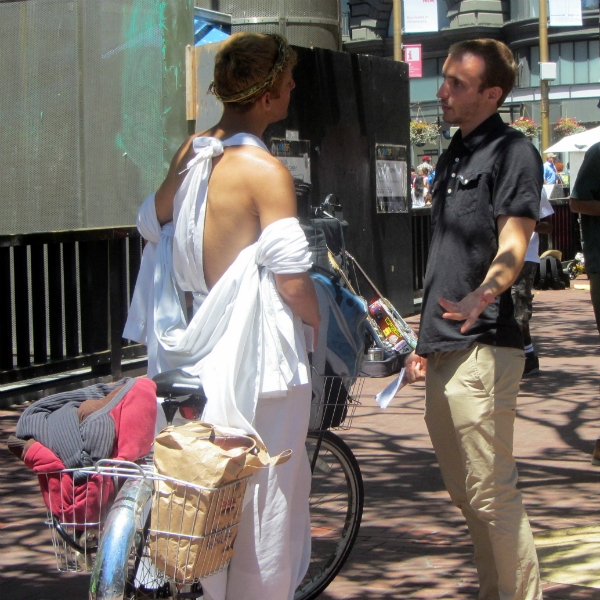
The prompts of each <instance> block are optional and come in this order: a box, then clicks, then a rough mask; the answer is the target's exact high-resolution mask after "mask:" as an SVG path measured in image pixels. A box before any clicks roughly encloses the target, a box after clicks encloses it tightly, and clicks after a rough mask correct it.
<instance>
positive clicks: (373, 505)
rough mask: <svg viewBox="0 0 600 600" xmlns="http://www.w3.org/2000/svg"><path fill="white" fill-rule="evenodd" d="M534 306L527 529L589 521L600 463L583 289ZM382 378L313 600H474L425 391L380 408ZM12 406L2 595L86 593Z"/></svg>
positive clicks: (0, 423) (523, 417)
mask: <svg viewBox="0 0 600 600" xmlns="http://www.w3.org/2000/svg"><path fill="white" fill-rule="evenodd" d="M575 283H576V284H578V285H585V284H586V283H587V281H586V280H585V278H579V279H577V280H576V281H575ZM534 307H535V308H534V310H535V312H534V318H533V322H532V331H533V337H534V343H535V344H536V350H537V352H538V354H539V355H540V364H541V369H542V371H541V373H540V374H539V375H537V376H533V377H530V378H527V379H525V380H523V383H522V386H521V395H520V398H519V410H518V417H517V424H516V436H515V454H516V456H517V460H518V464H519V471H520V475H521V488H522V490H523V493H524V498H525V503H526V506H527V510H528V513H529V516H530V520H531V524H532V527H533V530H534V533H535V532H541V531H547V530H558V529H565V528H567V527H579V526H586V525H595V524H596V517H597V515H598V514H599V512H600V495H599V494H598V479H599V476H600V467H592V466H591V465H590V453H591V451H592V448H593V445H594V441H595V439H596V437H597V436H598V434H600V427H598V416H599V407H600V397H599V387H598V386H599V377H598V370H599V367H600V350H599V344H598V342H599V341H600V338H599V336H598V333H597V332H596V329H595V323H594V320H593V313H592V309H591V305H590V301H589V292H588V291H586V290H576V289H570V290H565V291H544V292H539V293H537V294H536V298H535V304H534ZM410 321H411V322H412V323H418V318H417V317H413V318H411V319H410ZM386 382H387V380H371V381H367V383H366V385H365V389H364V397H363V406H362V407H361V408H360V409H359V410H358V412H357V416H356V418H355V420H354V424H353V428H352V429H351V430H350V431H347V432H342V433H341V435H342V437H343V438H344V439H345V440H346V441H347V442H348V444H349V445H350V446H351V447H352V449H353V451H354V453H355V454H356V456H357V458H358V460H359V463H360V465H361V469H362V473H363V478H364V480H365V511H364V516H363V522H362V527H361V531H360V534H359V538H358V541H357V543H356V545H355V548H354V550H353V552H352V554H351V556H350V558H349V560H348V562H347V563H346V565H345V567H344V568H343V570H342V571H341V573H340V574H339V575H338V577H337V578H336V580H335V581H334V582H333V584H332V585H331V586H330V587H329V588H328V589H327V590H326V592H324V593H323V594H322V595H321V596H320V598H321V600H342V599H345V600H370V599H400V598H402V599H407V598H411V599H418V600H425V599H433V598H451V599H456V600H462V599H467V598H469V599H475V598H476V597H477V577H476V573H475V568H474V566H473V561H472V546H471V544H470V540H469V537H468V534H467V531H466V527H465V525H464V522H463V520H462V516H461V515H460V513H459V511H458V510H457V509H456V508H454V507H453V506H452V505H451V503H450V501H449V499H448V496H447V494H446V492H445V491H444V488H443V485H442V480H441V477H440V474H439V471H438V468H437V463H436V460H435V456H434V454H433V450H432V448H431V443H430V441H429V438H428V435H427V432H426V429H425V424H424V421H423V407H424V390H423V386H422V385H416V386H413V387H411V388H405V389H404V390H401V391H400V392H399V394H398V397H397V398H396V399H395V400H394V401H393V402H392V404H391V405H390V407H389V408H388V409H387V410H385V411H382V410H380V409H379V407H377V405H376V404H375V402H374V401H373V399H372V395H373V393H374V392H376V391H379V390H380V389H382V388H383V387H384V386H385V385H386ZM20 411H21V409H19V408H15V409H11V410H5V411H0V461H1V463H0V464H2V471H1V475H0V599H1V600H5V599H6V600H8V599H10V600H21V599H29V600H54V599H56V600H59V599H62V598H65V597H67V598H85V597H86V596H87V581H88V578H87V576H85V575H77V574H66V573H57V572H56V570H55V568H54V559H53V554H52V549H51V547H50V543H49V535H48V532H47V531H45V526H44V525H43V520H44V518H45V511H44V510H42V508H41V498H40V497H39V493H38V491H37V487H36V486H37V484H36V482H35V481H34V480H33V479H32V477H31V475H30V474H29V473H28V472H27V470H26V469H25V468H24V467H23V466H22V465H20V464H19V463H18V462H17V461H16V460H15V459H14V458H13V457H12V455H10V454H9V453H8V452H7V450H6V447H5V445H4V443H3V442H4V440H5V439H6V437H7V436H8V435H9V434H10V432H12V431H14V426H15V424H16V420H17V418H18V415H19V414H20ZM598 553H599V554H600V548H599V549H598ZM544 590H545V591H544V597H545V598H552V599H555V600H556V599H564V600H566V599H585V600H600V589H595V588H589V587H584V586H573V585H560V584H556V583H551V582H546V583H545V584H544ZM257 600H258V599H257ZM261 600H270V599H261Z"/></svg>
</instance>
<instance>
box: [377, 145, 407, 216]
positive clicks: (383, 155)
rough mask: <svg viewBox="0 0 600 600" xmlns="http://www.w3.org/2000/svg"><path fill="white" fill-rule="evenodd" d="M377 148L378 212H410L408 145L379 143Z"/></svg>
mask: <svg viewBox="0 0 600 600" xmlns="http://www.w3.org/2000/svg"><path fill="white" fill-rule="evenodd" d="M375 150H376V161H375V167H376V171H377V176H376V187H377V189H376V201H377V212H378V213H401V212H408V202H407V189H408V172H407V163H406V146H398V145H392V144H377V145H376V147H375Z"/></svg>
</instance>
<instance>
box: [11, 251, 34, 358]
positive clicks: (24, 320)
mask: <svg viewBox="0 0 600 600" xmlns="http://www.w3.org/2000/svg"><path fill="white" fill-rule="evenodd" d="M14 277H15V327H16V334H17V366H18V367H28V366H29V365H30V364H31V339H30V336H29V282H28V268H27V246H17V247H16V248H15V249H14Z"/></svg>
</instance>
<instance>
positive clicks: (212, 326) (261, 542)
mask: <svg viewBox="0 0 600 600" xmlns="http://www.w3.org/2000/svg"><path fill="white" fill-rule="evenodd" d="M243 144H249V145H254V146H258V147H260V148H263V149H264V150H265V151H267V149H266V147H265V146H264V144H263V143H262V141H261V140H259V139H258V138H256V137H254V136H252V135H249V134H238V135H235V136H233V137H231V138H229V139H228V140H225V141H223V142H221V141H220V140H217V139H215V138H196V139H195V140H194V150H195V151H196V157H195V158H194V159H192V160H191V161H190V163H189V164H188V167H189V169H190V170H189V172H188V174H187V175H186V178H185V180H184V182H183V184H182V185H181V188H180V189H179V190H178V192H177V194H176V196H175V201H174V220H173V223H169V224H167V225H165V226H163V227H162V228H161V227H160V224H159V223H158V220H157V218H156V211H155V208H154V196H153V195H152V196H150V197H149V198H148V199H147V200H146V201H145V202H144V204H143V205H142V207H141V209H140V212H139V215H138V229H139V230H140V233H141V234H142V236H143V237H144V238H145V239H147V240H148V242H149V243H148V244H147V245H146V248H145V249H144V254H143V257H142V264H141V266H140V274H139V276H138V281H137V284H136V289H135V292H134V296H133V299H132V305H131V308H130V314H129V316H128V320H127V324H126V326H125V331H124V333H123V335H124V337H125V338H127V339H133V340H136V341H138V342H140V343H146V344H147V345H148V375H149V376H153V375H154V374H156V373H158V372H161V371H165V370H168V369H174V368H183V369H184V370H185V371H187V372H189V373H193V374H196V375H199V376H200V378H201V379H202V382H203V385H204V389H205V392H206V395H207V398H208V403H207V408H206V411H205V413H204V416H203V418H204V420H206V421H208V422H210V423H213V424H216V425H226V426H230V427H238V428H240V429H244V430H245V431H247V432H249V433H256V434H258V435H259V436H260V437H261V438H262V440H263V442H264V443H265V445H266V447H267V449H268V450H269V452H270V453H271V455H273V456H274V455H276V454H279V453H280V452H282V451H283V450H286V449H288V448H291V449H292V451H293V454H292V457H291V459H290V460H289V461H288V462H287V463H285V464H283V465H280V466H277V467H272V468H270V469H265V470H263V471H261V472H260V473H259V474H257V475H255V476H254V477H253V482H254V483H255V485H254V486H251V489H253V494H254V495H253V498H252V501H251V502H249V503H248V504H247V505H246V506H245V508H244V511H243V514H242V521H241V524H240V529H239V533H238V537H237V539H236V543H235V555H234V557H233V559H232V561H231V563H230V565H229V569H228V571H223V572H222V573H219V574H217V575H214V576H212V577H210V578H207V579H205V580H203V582H202V583H203V588H204V593H205V595H204V597H205V600H257V599H258V598H268V599H269V600H292V599H293V596H294V590H295V588H296V587H297V585H298V583H299V582H300V581H301V580H302V578H303V576H304V573H305V572H306V569H307V567H308V562H309V559H310V517H309V512H308V496H309V492H310V479H311V474H310V467H309V464H308V459H307V455H306V450H305V446H304V442H305V439H306V432H307V428H308V420H309V412H310V399H311V387H310V377H309V369H308V361H307V349H306V342H305V335H304V326H303V324H302V322H301V320H300V319H299V318H298V317H295V316H294V315H293V314H292V312H291V310H290V309H289V308H288V307H287V306H286V305H285V304H284V303H283V302H282V300H281V298H280V296H279V294H278V292H277V289H276V286H275V278H274V274H276V273H300V272H304V271H307V270H308V269H309V268H310V266H311V262H310V253H309V252H308V244H307V242H306V238H305V236H304V233H303V232H302V229H301V228H300V226H299V224H298V221H297V219H293V218H288V219H282V220H280V221H277V222H275V223H272V224H271V225H269V226H268V227H266V228H265V229H264V231H263V232H262V234H261V236H260V238H259V240H258V241H257V242H256V243H255V244H253V245H251V246H249V247H247V248H245V249H244V250H242V251H241V252H240V254H239V255H238V257H237V259H236V260H235V261H234V263H233V264H232V265H231V266H230V267H229V269H228V270H227V271H226V272H225V274H224V275H223V276H222V277H221V279H220V280H219V281H218V282H217V284H216V285H215V286H214V287H213V288H212V289H211V290H210V292H209V290H208V288H207V285H206V282H205V281H204V269H203V259H202V246H203V231H204V219H205V212H206V196H207V188H208V180H209V177H210V173H211V169H212V158H213V157H215V156H218V155H220V154H222V152H223V148H224V147H227V146H235V145H243ZM184 291H189V292H192V293H193V296H194V315H193V317H192V319H191V321H190V322H189V324H188V323H187V317H186V309H185V301H184V298H183V292H184ZM160 412H162V411H160Z"/></svg>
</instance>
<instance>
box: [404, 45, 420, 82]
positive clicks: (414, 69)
mask: <svg viewBox="0 0 600 600" xmlns="http://www.w3.org/2000/svg"><path fill="white" fill-rule="evenodd" d="M403 46H404V62H406V63H408V76H409V77H423V61H422V58H421V56H422V55H421V44H403Z"/></svg>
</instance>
